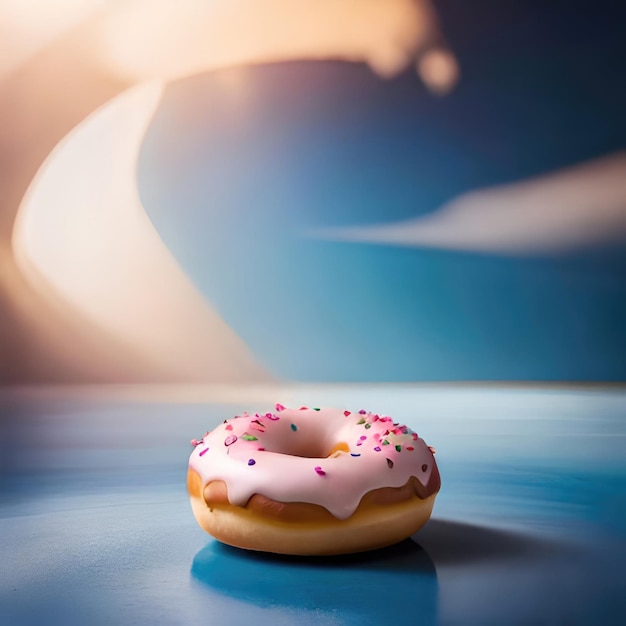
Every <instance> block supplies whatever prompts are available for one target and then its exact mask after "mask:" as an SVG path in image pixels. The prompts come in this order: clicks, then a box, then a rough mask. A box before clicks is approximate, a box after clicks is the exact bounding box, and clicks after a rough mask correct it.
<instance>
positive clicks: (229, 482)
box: [189, 404, 434, 519]
mask: <svg viewBox="0 0 626 626" xmlns="http://www.w3.org/2000/svg"><path fill="white" fill-rule="evenodd" d="M339 442H345V444H347V446H348V448H349V452H336V453H335V454H333V455H332V456H330V457H327V455H328V452H329V451H330V450H332V449H333V448H334V447H335V445H337V444H338V443H339ZM197 444H203V445H196V447H195V449H194V451H193V452H192V453H191V457H190V459H189V466H190V467H191V468H192V469H193V470H195V471H196V472H197V473H198V474H199V475H200V477H201V478H202V482H203V484H204V485H206V484H207V483H209V482H211V481H214V480H223V481H224V482H225V483H226V486H227V488H228V499H229V501H230V503H231V504H234V505H239V506H244V505H245V504H246V503H247V502H248V500H249V499H250V498H251V497H252V496H253V495H254V494H262V495H264V496H266V497H267V498H271V499H272V500H276V501H278V502H310V503H313V504H318V505H320V506H323V507H325V508H326V509H327V510H328V511H330V513H332V514H333V515H334V516H335V517H337V518H339V519H346V518H348V517H350V516H351V515H352V514H353V513H354V511H355V509H356V508H357V506H358V505H359V502H360V501H361V498H362V497H363V496H364V495H365V494H366V493H367V492H368V491H371V490H372V489H379V488H381V487H402V486H403V485H405V484H406V482H407V481H408V480H409V478H410V477H411V476H414V477H416V478H417V479H418V480H419V481H420V482H421V483H422V485H424V486H426V484H427V483H428V480H429V478H430V475H431V472H432V468H433V464H434V459H433V455H432V452H431V451H430V450H429V448H428V446H427V445H426V443H425V442H424V441H423V440H422V439H420V438H419V437H418V436H417V434H416V433H414V432H413V431H411V429H409V428H407V427H406V426H401V425H399V424H396V423H394V422H393V421H392V419H391V418H390V417H385V416H380V415H377V414H373V413H368V412H366V411H359V412H349V411H344V410H340V409H308V408H306V407H302V408H300V409H287V408H285V407H283V406H282V405H280V404H278V405H276V411H275V412H274V413H266V414H263V415H260V414H258V413H256V414H254V415H249V414H248V413H244V414H243V415H239V416H236V417H234V418H233V419H231V420H227V421H226V422H224V423H223V424H221V425H220V426H218V427H217V428H216V429H215V430H213V432H211V433H207V434H206V435H205V436H204V437H203V438H202V440H200V441H198V442H197ZM424 468H425V469H424Z"/></svg>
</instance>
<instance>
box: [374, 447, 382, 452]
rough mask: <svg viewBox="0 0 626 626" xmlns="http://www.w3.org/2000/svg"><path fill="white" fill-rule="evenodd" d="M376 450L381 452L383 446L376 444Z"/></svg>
mask: <svg viewBox="0 0 626 626" xmlns="http://www.w3.org/2000/svg"><path fill="white" fill-rule="evenodd" d="M374 450H376V452H380V451H381V450H382V448H381V447H380V446H376V447H375V448H374Z"/></svg>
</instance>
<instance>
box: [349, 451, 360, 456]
mask: <svg viewBox="0 0 626 626" xmlns="http://www.w3.org/2000/svg"><path fill="white" fill-rule="evenodd" d="M350 456H361V455H360V454H355V453H354V452H351V453H350Z"/></svg>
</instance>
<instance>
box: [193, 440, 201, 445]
mask: <svg viewBox="0 0 626 626" xmlns="http://www.w3.org/2000/svg"><path fill="white" fill-rule="evenodd" d="M191 445H192V446H199V445H200V441H198V440H197V439H192V440H191Z"/></svg>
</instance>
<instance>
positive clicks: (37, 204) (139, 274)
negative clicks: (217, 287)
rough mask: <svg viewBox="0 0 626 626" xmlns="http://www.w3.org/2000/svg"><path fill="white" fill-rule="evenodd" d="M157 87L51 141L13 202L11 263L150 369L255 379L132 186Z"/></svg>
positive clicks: (244, 354)
mask: <svg viewBox="0 0 626 626" xmlns="http://www.w3.org/2000/svg"><path fill="white" fill-rule="evenodd" d="M161 93H162V85H161V83H158V82H155V83H151V84H144V85H141V86H139V87H136V88H133V89H131V90H129V91H127V92H125V93H123V94H122V95H120V96H118V97H117V98H116V99H114V100H112V101H111V102H110V103H108V104H107V105H105V106H103V107H102V108H100V109H99V110H98V111H96V112H95V113H93V114H92V115H91V116H89V117H88V118H87V119H86V120H85V121H83V122H82V123H81V124H79V125H78V126H77V127H76V128H75V129H74V130H73V131H72V132H71V133H69V135H67V136H66V137H65V138H64V140H63V141H62V142H61V143H60V144H59V145H57V147H56V148H55V149H54V150H53V152H52V153H51V154H50V156H49V157H48V159H47V161H46V163H45V164H44V165H43V167H42V168H41V169H40V171H39V173H38V175H37V176H36V178H35V180H34V181H33V183H32V184H31V187H30V189H29V192H28V194H27V196H26V197H25V199H24V202H23V203H22V206H21V209H20V213H19V216H18V221H17V223H16V227H15V231H14V238H13V241H14V247H15V253H16V258H17V260H18V263H19V265H20V267H21V269H22V271H24V272H25V273H27V274H28V272H32V270H33V269H34V270H35V271H36V272H37V273H39V274H40V275H41V276H43V277H44V278H45V279H46V281H47V282H48V283H49V284H50V285H51V286H52V287H53V288H54V289H55V290H56V291H57V292H58V293H59V294H60V295H61V296H62V297H63V298H64V299H65V300H66V301H68V302H69V303H70V304H71V305H73V306H74V307H75V309H76V310H78V311H80V312H81V313H82V314H84V315H85V316H86V317H87V318H88V319H89V320H91V321H92V322H95V324H96V325H97V326H99V327H100V328H102V329H103V330H105V331H106V332H107V333H108V334H109V335H110V336H114V337H116V338H119V339H121V340H122V341H123V342H124V343H125V344H126V345H128V346H129V347H131V348H133V349H135V350H136V351H137V352H138V353H140V354H142V355H143V356H145V357H146V358H147V359H148V360H149V361H151V362H152V363H153V364H154V365H157V366H159V367H160V368H162V369H163V370H164V371H169V372H170V373H171V375H172V376H174V377H175V378H182V379H185V380H209V381H241V380H264V379H265V378H266V375H265V374H264V373H263V370H262V368H261V367H259V366H258V365H257V364H256V363H255V362H254V360H253V358H252V357H251V355H250V353H249V351H248V350H247V348H246V346H245V345H244V344H243V342H241V340H240V339H239V338H238V337H237V336H236V335H235V333H234V332H233V331H232V330H231V329H230V328H229V327H228V326H227V325H226V324H225V323H224V322H223V320H221V319H220V318H219V317H218V316H217V315H216V314H215V313H214V312H213V311H212V310H211V309H210V308H209V307H208V306H207V304H206V303H205V301H204V300H203V298H202V297H201V296H200V295H199V294H198V292H197V291H196V290H195V288H194V287H193V286H192V285H191V283H190V282H189V280H188V279H187V277H186V276H185V274H184V273H183V272H182V271H181V270H180V269H179V267H178V265H177V264H176V262H175V261H174V259H173V258H172V256H171V254H170V253H169V251H168V250H167V248H166V247H165V245H164V244H163V243H162V241H161V239H160V238H159V236H158V234H157V233H156V231H155V230H154V228H153V226H152V224H151V222H150V221H149V219H148V217H147V215H146V213H145V211H144V209H143V206H142V205H141V201H140V199H139V195H138V192H137V184H136V167H137V160H138V155H139V150H140V147H141V143H142V140H143V137H144V134H145V131H146V128H147V126H148V124H149V123H150V120H151V119H152V116H153V113H154V111H155V109H156V107H157V105H158V103H159V101H160V98H161Z"/></svg>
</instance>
